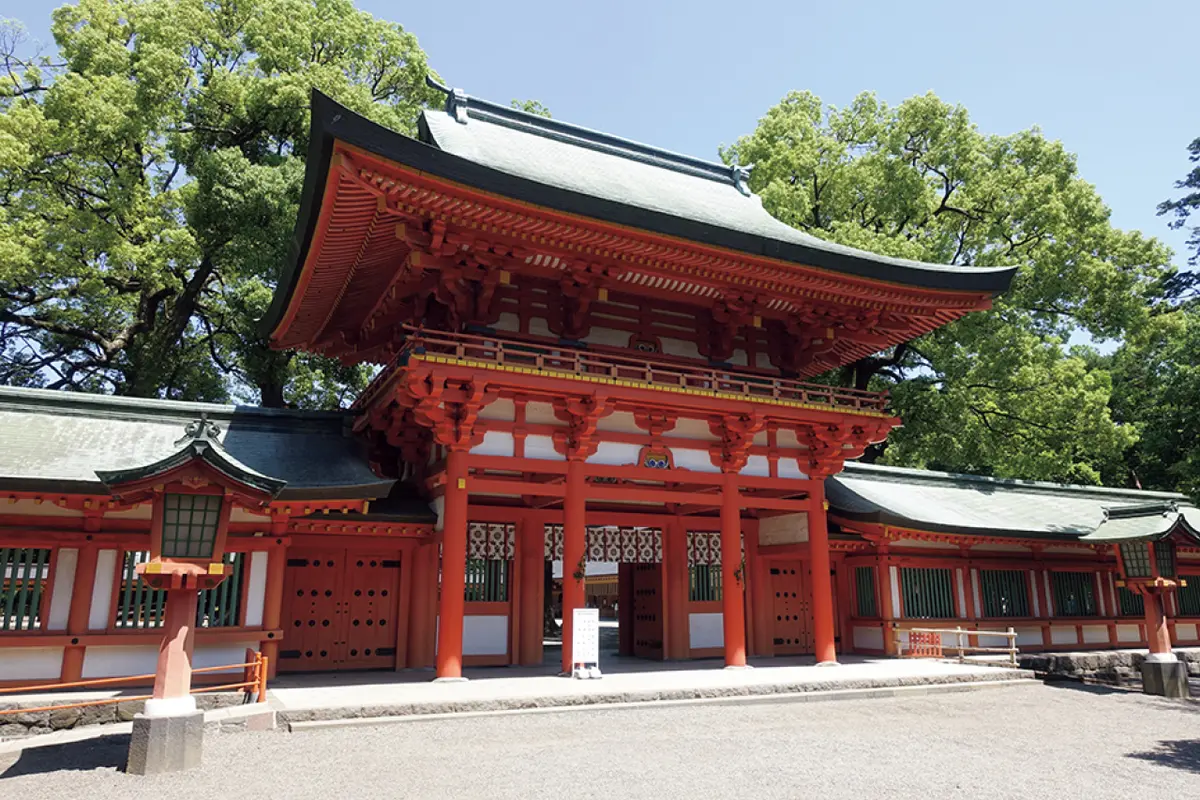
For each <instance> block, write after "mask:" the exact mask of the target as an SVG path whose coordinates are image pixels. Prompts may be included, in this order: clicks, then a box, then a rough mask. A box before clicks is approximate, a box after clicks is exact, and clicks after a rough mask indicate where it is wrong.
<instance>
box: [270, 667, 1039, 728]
mask: <svg viewBox="0 0 1200 800" xmlns="http://www.w3.org/2000/svg"><path fill="white" fill-rule="evenodd" d="M752 664H754V666H753V667H752V668H750V669H739V670H727V669H724V668H723V667H722V664H721V662H720V661H717V660H713V661H706V662H699V663H698V662H694V661H693V662H677V663H671V662H667V663H654V662H646V661H641V660H637V659H610V660H609V661H608V662H607V663H605V664H602V668H603V669H604V670H605V676H604V677H603V678H602V679H600V680H573V679H570V678H562V677H558V676H557V675H554V674H553V672H552V670H553V667H550V666H542V667H532V668H522V667H493V668H475V669H467V670H466V671H465V674H466V676H467V677H468V678H469V680H467V681H465V682H460V683H434V682H432V681H431V678H432V673H430V672H427V671H408V672H399V673H358V674H354V673H343V674H333V675H330V674H323V675H288V676H283V677H280V678H279V679H278V680H276V681H275V682H274V683H273V684H272V685H271V690H270V694H269V697H270V702H271V706H272V707H273V708H275V710H276V711H277V712H279V718H280V719H281V720H282V721H284V722H287V723H306V722H312V721H322V720H341V719H360V718H380V717H413V716H427V715H443V714H462V713H479V712H512V711H522V710H531V709H547V708H564V707H572V706H594V705H608V704H627V703H647V702H682V701H691V702H696V701H721V700H724V701H730V700H734V699H737V698H742V699H746V698H752V697H776V698H778V697H780V696H782V695H802V694H808V695H817V694H822V693H829V692H850V691H859V692H861V691H863V690H896V689H901V688H906V687H908V688H915V687H934V686H948V687H949V686H954V687H956V688H967V687H968V686H969V687H976V686H984V685H987V684H989V683H996V682H1007V681H1014V680H1015V681H1025V680H1031V679H1032V674H1031V673H1029V672H1026V671H1023V670H1016V669H1006V668H1000V667H995V666H986V665H978V664H958V663H954V662H949V661H932V660H925V659H921V660H918V659H881V658H864V657H856V656H845V657H844V663H842V664H839V665H837V666H829V667H818V666H816V665H815V664H814V663H813V659H812V658H811V657H807V658H795V659H786V658H775V659H762V660H760V661H754V660H752ZM548 671H549V672H548Z"/></svg>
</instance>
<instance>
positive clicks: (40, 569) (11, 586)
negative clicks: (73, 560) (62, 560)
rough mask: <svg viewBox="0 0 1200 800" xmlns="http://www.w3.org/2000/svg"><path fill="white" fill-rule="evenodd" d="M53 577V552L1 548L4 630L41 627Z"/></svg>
mask: <svg viewBox="0 0 1200 800" xmlns="http://www.w3.org/2000/svg"><path fill="white" fill-rule="evenodd" d="M49 574H50V551H49V550H48V549H43V548H37V547H0V631H31V630H36V629H37V628H39V627H41V624H42V618H41V608H42V597H43V596H44V595H45V594H46V591H47V586H46V580H47V578H48V577H49Z"/></svg>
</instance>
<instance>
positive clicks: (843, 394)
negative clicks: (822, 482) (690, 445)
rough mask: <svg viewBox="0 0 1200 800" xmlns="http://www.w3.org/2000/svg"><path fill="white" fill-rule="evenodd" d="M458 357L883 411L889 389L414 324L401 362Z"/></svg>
mask: <svg viewBox="0 0 1200 800" xmlns="http://www.w3.org/2000/svg"><path fill="white" fill-rule="evenodd" d="M430 356H434V357H442V358H452V359H455V360H458V361H464V362H472V363H476V364H483V365H485V366H492V365H494V366H496V367H510V368H520V369H524V370H531V371H534V372H542V373H546V374H547V375H554V374H567V375H572V376H576V377H579V378H585V379H587V378H594V379H600V380H605V381H628V382H632V383H639V384H645V385H646V386H647V387H650V388H655V389H666V390H671V391H685V392H712V393H718V394H725V395H735V396H742V397H747V398H754V399H756V400H761V401H765V402H779V403H802V404H805V405H811V406H814V407H825V408H829V409H831V410H836V411H851V412H858V413H871V414H883V413H886V412H887V394H886V393H883V392H866V391H860V390H857V389H843V388H837V387H832V386H821V385H819V384H813V383H802V382H800V381H795V380H789V379H787V378H780V377H775V376H771V375H765V374H760V373H754V372H751V371H739V370H736V369H726V368H723V367H711V366H691V365H684V364H677V363H671V362H669V361H662V360H654V359H652V358H647V357H643V356H641V355H637V356H633V355H621V354H617V353H603V352H594V351H590V350H580V349H576V348H571V347H559V346H556V345H548V344H538V343H532V342H524V341H517V340H512V339H503V338H500V337H496V336H483V335H478V334H467V333H444V332H440V331H426V330H416V329H414V330H412V331H411V333H410V335H409V338H408V341H407V342H406V343H405V346H404V348H403V349H402V350H401V352H400V354H399V356H398V359H397V364H398V365H403V364H405V363H407V361H408V359H410V358H421V357H430ZM390 373H391V370H386V371H385V372H384V373H381V374H380V375H379V376H378V377H377V378H376V380H375V381H373V382H372V385H371V386H369V387H368V388H367V391H366V392H364V393H363V395H362V397H363V402H364V403H365V402H366V401H367V400H368V398H370V397H371V396H372V395H373V394H374V393H375V391H376V390H377V388H378V387H379V386H381V385H382V384H383V383H385V382H386V380H387V376H388V375H390Z"/></svg>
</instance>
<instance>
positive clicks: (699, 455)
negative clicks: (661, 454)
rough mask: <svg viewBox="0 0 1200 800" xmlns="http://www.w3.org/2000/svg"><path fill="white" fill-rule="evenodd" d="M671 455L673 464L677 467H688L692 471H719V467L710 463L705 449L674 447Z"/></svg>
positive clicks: (710, 460)
mask: <svg viewBox="0 0 1200 800" xmlns="http://www.w3.org/2000/svg"><path fill="white" fill-rule="evenodd" d="M671 455H672V457H673V458H674V459H675V466H676V467H677V468H679V469H690V470H692V471H693V472H720V471H721V468H720V467H718V466H716V465H715V464H713V463H712V459H711V458H710V457H709V455H708V451H707V450H684V449H683V448H674V449H672V450H671Z"/></svg>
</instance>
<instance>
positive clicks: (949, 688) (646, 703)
mask: <svg viewBox="0 0 1200 800" xmlns="http://www.w3.org/2000/svg"><path fill="white" fill-rule="evenodd" d="M1040 685H1042V684H1041V683H1040V682H1039V681H1035V680H1032V679H1030V678H1013V679H1009V680H991V681H977V682H972V683H947V684H927V685H923V686H895V687H891V688H878V689H834V690H830V691H815V692H796V693H792V694H755V695H733V696H728V697H700V698H685V699H678V700H643V701H640V702H638V701H635V702H614V703H594V704H591V705H569V706H545V707H538V708H510V709H500V710H495V711H458V712H449V713H439V714H408V715H406V716H391V717H350V718H346V719H322V720H312V721H308V722H288V723H287V729H288V731H290V732H292V733H304V732H313V731H324V730H336V729H338V728H360V727H367V726H375V725H396V724H405V723H417V722H436V721H439V720H459V719H479V718H487V717H507V716H515V715H519V714H520V715H524V714H569V713H574V712H580V711H633V710H638V709H646V708H678V707H681V706H683V707H692V706H710V705H758V704H765V703H820V702H830V701H836V700H870V699H880V698H888V697H923V696H927V695H934V694H950V693H954V692H971V691H978V690H980V689H1004V688H1010V687H1014V686H1040Z"/></svg>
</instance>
